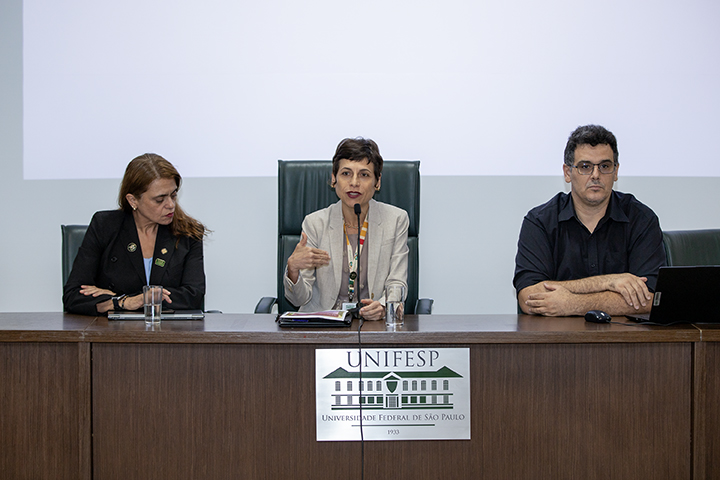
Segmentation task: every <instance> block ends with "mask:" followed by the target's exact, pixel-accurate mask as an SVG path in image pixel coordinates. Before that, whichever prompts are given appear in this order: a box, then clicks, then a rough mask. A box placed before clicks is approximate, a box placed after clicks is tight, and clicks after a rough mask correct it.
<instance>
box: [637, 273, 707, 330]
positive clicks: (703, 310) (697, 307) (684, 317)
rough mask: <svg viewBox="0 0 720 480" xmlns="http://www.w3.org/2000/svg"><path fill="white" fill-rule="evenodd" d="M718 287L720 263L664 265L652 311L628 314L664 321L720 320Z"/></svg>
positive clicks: (663, 322)
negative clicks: (681, 265) (684, 265)
mask: <svg viewBox="0 0 720 480" xmlns="http://www.w3.org/2000/svg"><path fill="white" fill-rule="evenodd" d="M718 290H720V265H703V266H694V267H660V272H659V274H658V279H657V285H656V286H655V296H654V298H653V304H652V307H651V309H650V313H649V314H644V315H626V316H627V318H629V319H631V320H634V321H637V322H651V323H657V324H661V325H668V324H671V323H720V307H719V306H718V303H719V302H718V301H717V295H718Z"/></svg>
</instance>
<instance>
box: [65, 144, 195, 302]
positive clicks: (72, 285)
mask: <svg viewBox="0 0 720 480" xmlns="http://www.w3.org/2000/svg"><path fill="white" fill-rule="evenodd" d="M181 182H182V178H181V177H180V174H179V173H178V172H177V170H176V169H175V167H174V166H173V165H172V164H171V163H170V162H168V161H167V160H165V159H164V158H162V157H161V156H159V155H156V154H153V153H148V154H145V155H141V156H139V157H137V158H135V159H134V160H133V161H131V162H130V163H129V164H128V166H127V169H126V170H125V176H124V177H123V180H122V184H121V185H120V194H119V198H118V203H119V204H120V209H119V210H110V211H102V212H97V213H95V215H94V216H93V218H92V221H91V222H90V225H89V226H88V229H87V233H86V234H85V238H84V239H83V243H82V245H81V246H80V249H79V250H78V254H77V257H76V258H75V262H74V263H73V268H72V272H70V276H69V277H68V280H67V283H66V284H65V289H64V292H63V305H64V306H65V310H66V311H68V312H70V313H80V314H84V315H97V314H99V313H105V312H107V311H108V310H137V309H140V308H142V306H143V296H142V289H143V286H144V285H162V286H163V308H173V309H175V310H186V309H199V308H201V307H202V304H203V298H204V296H205V270H204V267H203V238H204V237H205V235H206V234H207V233H208V230H207V229H206V228H205V226H204V225H203V224H202V223H200V222H198V221H197V220H195V219H194V218H192V217H189V216H188V215H186V214H185V212H183V211H182V209H181V208H180V206H179V205H178V204H177V192H178V189H179V188H180V184H181Z"/></svg>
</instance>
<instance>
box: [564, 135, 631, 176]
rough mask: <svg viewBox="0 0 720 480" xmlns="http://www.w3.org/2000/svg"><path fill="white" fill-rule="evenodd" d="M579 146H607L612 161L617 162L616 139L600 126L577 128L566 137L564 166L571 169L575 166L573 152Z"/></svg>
mask: <svg viewBox="0 0 720 480" xmlns="http://www.w3.org/2000/svg"><path fill="white" fill-rule="evenodd" d="M580 145H590V146H592V147H595V146H597V145H609V146H610V148H612V151H613V156H614V157H615V158H613V161H614V162H615V163H619V162H618V156H619V155H618V148H617V139H615V135H613V133H612V132H611V131H610V130H608V129H606V128H605V127H601V126H600V125H585V126H582V127H577V128H576V129H575V130H574V131H573V132H572V133H571V134H570V137H568V141H567V145H565V165H567V166H568V167H571V166H573V165H574V164H575V150H576V149H577V147H579V146H580Z"/></svg>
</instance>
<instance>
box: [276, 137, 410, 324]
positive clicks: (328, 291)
mask: <svg viewBox="0 0 720 480" xmlns="http://www.w3.org/2000/svg"><path fill="white" fill-rule="evenodd" d="M382 165H383V159H382V157H381V156H380V151H379V149H378V146H377V144H376V143H375V142H374V141H372V140H370V139H364V138H354V139H350V138H347V139H345V140H343V141H342V142H340V144H339V145H338V147H337V149H336V151H335V155H334V156H333V173H332V179H331V182H332V186H333V188H335V192H336V193H337V196H338V198H339V199H340V200H339V201H338V202H337V203H335V204H333V205H330V206H329V207H327V208H324V209H322V210H318V211H317V212H313V213H311V214H310V215H308V216H307V217H305V220H304V221H303V231H302V237H301V240H300V243H298V245H297V247H295V250H294V251H293V253H292V255H290V258H288V262H287V267H286V270H285V280H284V284H285V297H286V298H287V299H288V300H289V301H290V303H292V304H293V305H296V306H298V307H299V308H300V311H304V312H314V311H322V310H329V309H341V308H343V306H346V307H347V306H348V305H350V304H354V303H356V302H358V301H359V302H360V303H361V305H363V306H362V308H361V309H360V315H362V317H363V318H365V319H366V320H381V319H382V318H384V316H385V298H384V296H383V295H384V293H383V292H384V290H385V287H386V286H387V285H391V284H396V285H404V286H405V287H406V288H407V267H408V247H407V235H408V225H409V224H410V221H409V219H408V215H407V212H405V210H402V209H400V208H397V207H394V206H392V205H388V204H385V203H381V202H377V201H375V200H373V199H372V197H373V195H374V194H375V192H376V191H377V190H380V180H381V177H382ZM356 204H357V205H359V207H360V215H359V217H360V222H359V224H358V216H357V215H356V213H355V205H356ZM358 230H360V252H359V259H358V245H357V243H358ZM358 263H359V278H358Z"/></svg>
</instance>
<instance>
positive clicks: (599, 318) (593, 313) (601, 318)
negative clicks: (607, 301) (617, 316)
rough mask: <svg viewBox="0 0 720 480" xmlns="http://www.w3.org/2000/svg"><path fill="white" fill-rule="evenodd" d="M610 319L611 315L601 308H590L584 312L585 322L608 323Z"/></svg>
mask: <svg viewBox="0 0 720 480" xmlns="http://www.w3.org/2000/svg"><path fill="white" fill-rule="evenodd" d="M610 320H612V317H611V316H610V315H609V314H607V313H605V312H603V311H602V310H590V311H589V312H587V313H586V314H585V321H586V322H593V323H610Z"/></svg>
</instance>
